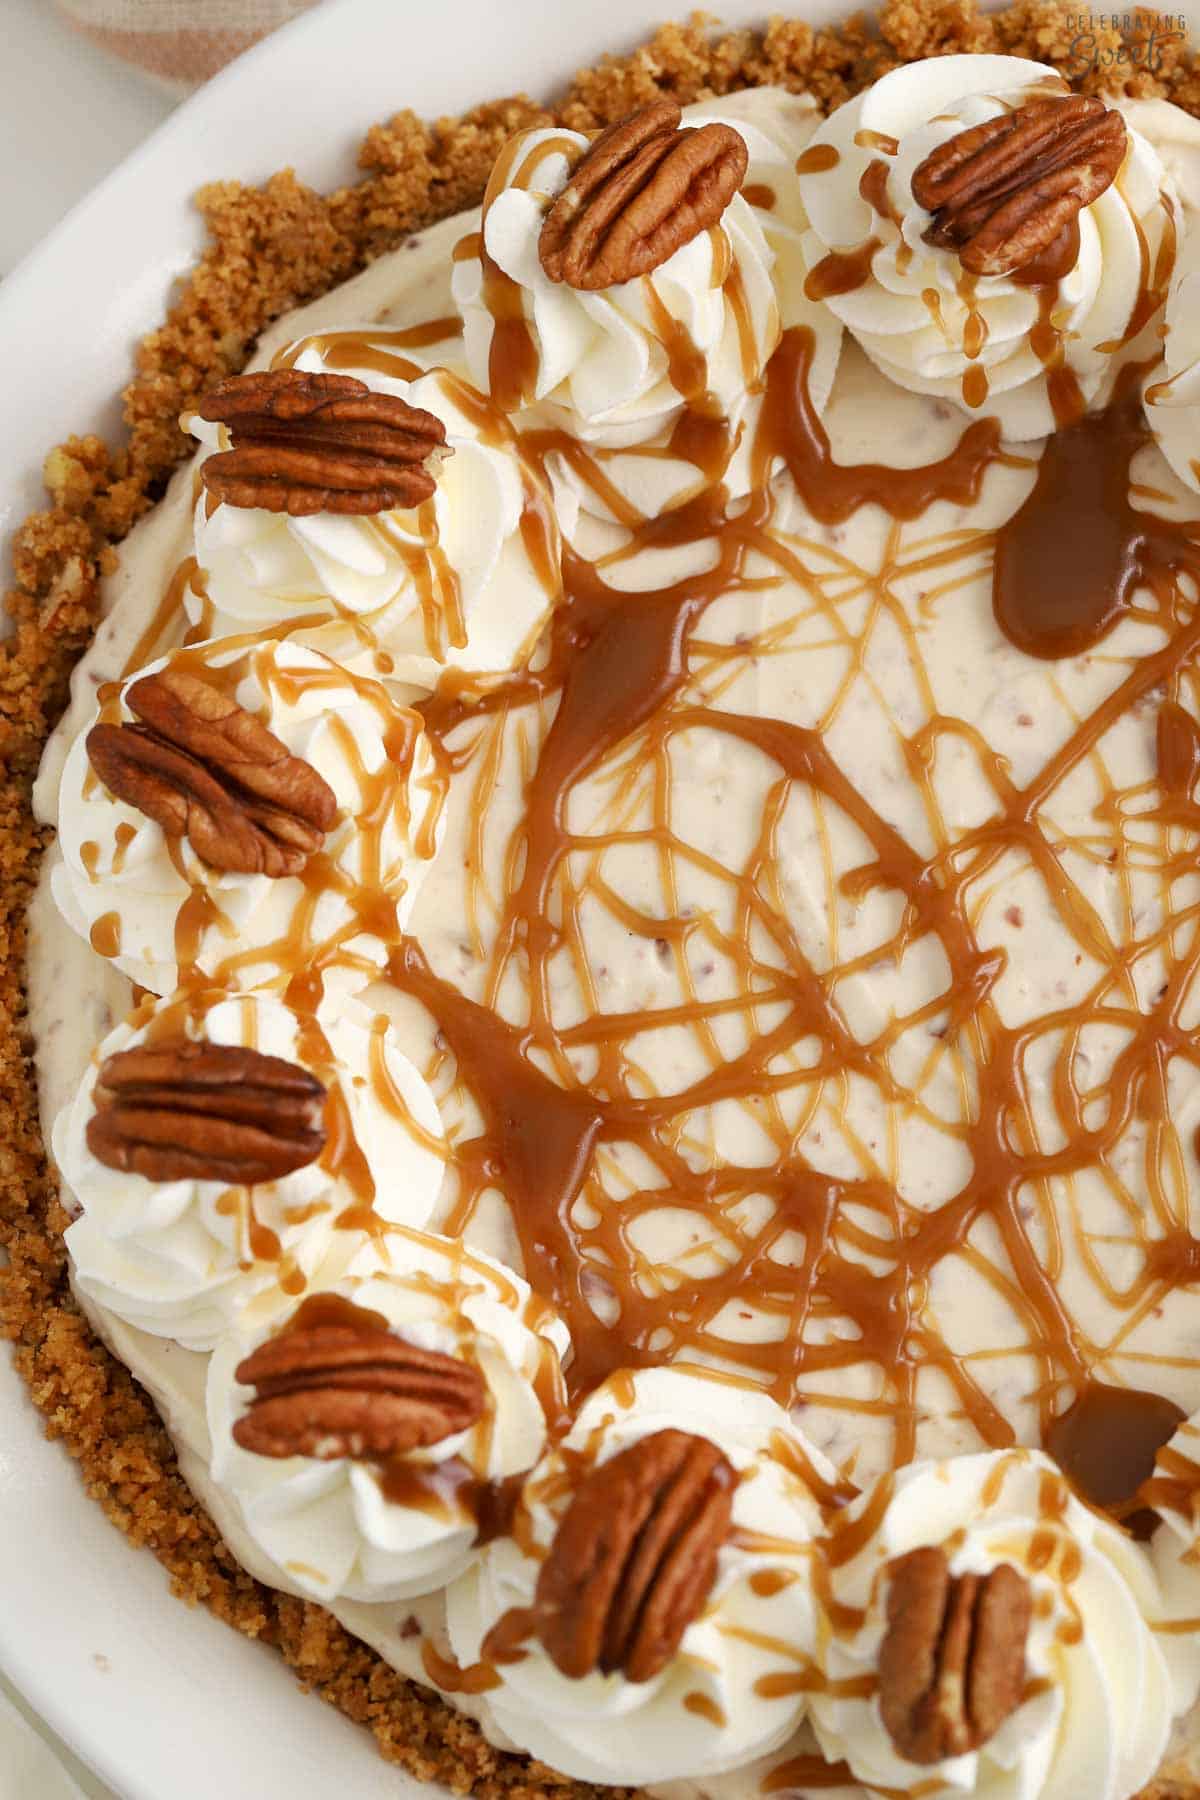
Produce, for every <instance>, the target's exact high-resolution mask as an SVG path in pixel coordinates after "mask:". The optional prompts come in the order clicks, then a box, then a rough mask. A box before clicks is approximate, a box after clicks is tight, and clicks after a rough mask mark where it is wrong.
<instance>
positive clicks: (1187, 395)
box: [1144, 133, 1200, 493]
mask: <svg viewBox="0 0 1200 1800" xmlns="http://www.w3.org/2000/svg"><path fill="white" fill-rule="evenodd" d="M1198 138H1200V133H1198ZM1163 322H1164V325H1165V334H1164V338H1163V359H1162V362H1161V363H1160V364H1159V366H1158V368H1157V369H1155V370H1154V372H1153V374H1152V375H1151V376H1150V379H1149V380H1148V381H1147V383H1146V386H1145V389H1144V398H1145V402H1146V419H1147V422H1148V424H1149V426H1150V429H1151V431H1152V432H1153V433H1154V436H1155V439H1156V441H1157V443H1158V447H1159V449H1160V450H1161V451H1162V453H1163V455H1164V456H1165V457H1166V459H1167V461H1168V462H1169V463H1170V465H1171V467H1172V468H1173V469H1174V471H1175V473H1176V474H1177V475H1178V477H1179V479H1180V481H1182V482H1184V483H1185V484H1186V485H1187V486H1188V487H1190V488H1193V489H1195V491H1196V492H1197V493H1200V213H1195V212H1193V213H1190V214H1189V223H1188V230H1187V233H1186V235H1185V237H1184V240H1183V246H1182V249H1181V251H1180V256H1179V260H1178V262H1177V264H1176V268H1175V279H1174V280H1173V282H1172V284H1171V292H1170V294H1169V295H1168V297H1167V309H1166V313H1165V315H1164V321H1163Z"/></svg>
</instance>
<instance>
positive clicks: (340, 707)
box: [52, 637, 443, 998]
mask: <svg viewBox="0 0 1200 1800" xmlns="http://www.w3.org/2000/svg"><path fill="white" fill-rule="evenodd" d="M163 672H165V673H166V674H167V675H168V676H171V677H173V676H175V675H176V674H179V675H182V676H183V677H184V678H185V680H186V681H199V682H201V683H202V684H203V686H204V687H205V688H206V689H209V690H214V689H215V690H216V691H217V693H218V694H219V695H220V696H221V697H223V700H224V701H225V702H228V703H232V705H233V706H234V707H235V708H241V709H243V710H244V712H246V713H248V714H249V715H251V718H252V720H253V721H257V722H258V724H259V725H260V726H262V727H265V728H266V730H267V731H268V732H269V733H270V734H271V737H272V739H273V740H275V749H274V751H271V752H270V754H272V755H274V754H277V753H278V751H279V748H280V747H282V750H283V751H286V752H287V753H288V754H289V755H290V756H291V757H292V758H294V759H296V761H297V762H299V763H302V764H304V765H306V767H307V770H308V772H309V775H308V776H306V777H305V781H306V785H307V786H309V787H311V786H312V785H313V784H312V782H311V780H310V777H311V776H312V775H314V774H315V776H316V778H317V785H318V789H319V790H323V791H324V798H325V800H326V805H327V810H326V812H325V813H324V814H323V815H322V817H323V822H324V829H323V830H320V831H317V832H316V833H315V834H314V829H313V828H312V827H311V825H310V824H309V823H308V822H307V821H305V820H302V821H300V825H301V826H303V827H304V832H303V834H302V836H303V843H302V847H301V850H299V851H297V849H296V840H297V834H298V830H299V828H298V826H297V821H296V819H294V818H292V817H291V816H290V815H289V814H288V813H287V805H286V801H287V796H286V795H285V796H284V799H283V800H282V801H280V800H279V797H278V795H272V796H269V797H268V804H267V807H266V813H267V815H268V816H267V817H266V832H267V836H268V837H270V838H271V839H272V843H270V844H260V846H259V847H260V848H261V850H262V855H261V856H259V857H258V861H259V863H260V865H261V866H260V867H259V868H258V869H257V870H251V869H247V868H246V867H244V866H243V867H240V868H237V867H235V868H230V867H221V866H215V865H214V862H213V861H212V860H210V859H211V858H212V857H213V856H216V857H217V858H222V857H224V856H225V854H226V851H227V849H228V842H229V835H230V833H229V828H228V823H227V822H228V820H229V819H230V818H231V817H233V814H232V813H231V812H230V810H229V809H230V808H232V809H233V811H234V813H236V818H235V819H234V823H236V824H237V825H238V826H239V827H242V828H247V829H250V830H251V835H253V833H254V832H256V831H257V830H258V825H257V824H255V820H257V819H260V818H261V817H263V815H264V808H263V806H262V805H261V804H260V802H261V801H262V796H261V795H254V794H248V792H247V788H246V781H247V780H248V779H249V778H250V777H249V776H248V774H247V763H246V759H245V757H242V761H241V762H239V760H238V759H239V757H240V756H242V752H241V750H240V749H239V747H238V745H237V744H234V745H233V746H232V748H228V747H223V748H222V749H221V751H220V753H219V756H218V760H217V761H213V760H212V758H211V757H209V756H208V755H207V752H205V753H204V754H202V756H201V759H200V760H201V761H202V762H203V764H204V767H203V769H202V778H203V780H204V781H205V782H209V781H211V780H213V779H215V780H216V782H217V784H218V786H219V788H220V790H221V792H220V793H219V794H218V795H217V802H218V803H219V804H218V805H217V810H216V812H213V811H212V810H211V805H210V800H211V794H212V789H211V788H210V787H207V786H205V787H203V788H202V789H197V788H196V787H195V784H194V782H193V783H192V785H191V786H189V777H188V774H187V769H186V768H185V767H184V765H183V764H182V763H181V762H180V759H179V754H178V753H179V751H180V749H181V746H183V739H182V738H180V737H179V734H178V730H177V729H176V727H175V726H174V725H172V726H170V727H169V728H168V729H169V731H173V732H174V734H175V739H174V741H172V742H169V743H168V744H167V746H166V750H165V752H164V751H163V750H162V748H161V737H160V735H159V734H158V733H157V731H156V732H155V733H154V734H153V735H154V736H155V738H156V743H157V744H158V748H157V749H155V750H154V754H155V757H156V759H157V760H156V767H157V766H158V765H159V764H161V765H162V766H163V767H164V768H165V775H162V776H161V777H160V779H162V780H163V781H165V783H166V786H167V788H168V789H170V790H171V791H172V792H173V793H174V794H175V795H176V796H177V798H176V800H175V805H176V809H177V811H178V812H179V814H180V816H181V817H182V816H183V815H184V814H185V813H186V816H187V826H188V831H187V835H180V836H176V835H171V834H169V833H168V832H167V831H166V830H164V828H163V826H162V824H160V823H158V822H156V819H155V818H153V817H151V816H149V815H148V813H147V812H146V811H145V810H143V809H142V806H141V805H140V804H139V805H135V804H132V803H131V800H130V799H128V798H119V797H118V796H117V794H115V793H114V792H113V791H112V789H111V788H110V787H108V786H106V784H105V782H104V781H103V780H102V779H101V778H100V776H99V774H98V773H97V771H96V768H95V767H94V766H93V761H92V760H91V757H92V755H93V754H94V748H93V750H91V751H90V750H89V739H90V738H91V736H92V732H91V728H90V727H85V729H84V730H82V731H81V732H80V734H79V736H78V738H77V739H76V740H75V742H74V744H73V745H72V747H71V749H70V751H69V753H68V756H67V760H66V765H65V768H64V771H63V778H62V792H61V803H60V810H59V822H58V842H59V848H60V852H61V860H60V861H59V862H58V863H57V864H56V866H55V868H54V871H53V875H52V885H53V893H54V898H55V900H56V902H57V904H58V907H59V909H60V911H61V912H62V914H63V917H64V918H65V919H66V921H67V923H68V924H69V925H71V926H72V927H73V928H74V930H76V931H77V932H78V933H79V934H80V936H81V937H84V938H87V939H90V941H91V944H92V946H93V948H94V949H96V950H98V951H99V952H100V953H101V954H102V955H104V956H106V957H108V958H109V959H110V960H111V961H112V962H113V963H114V964H115V965H116V967H117V968H119V969H120V970H121V971H122V972H123V973H124V974H126V975H128V976H129V977H130V979H131V980H133V981H135V982H137V983H138V984H139V985H140V986H142V987H146V988H150V989H152V990H153V991H154V992H155V993H160V994H167V993H171V992H172V991H173V990H174V989H175V988H176V987H177V986H178V985H179V984H180V982H181V980H183V979H184V978H185V977H188V976H189V975H190V972H191V971H193V970H196V971H199V972H200V973H201V974H203V975H204V976H206V977H208V978H209V979H211V981H212V982H213V983H214V984H215V985H219V986H224V987H238V988H250V987H264V986H278V987H286V986H287V985H288V984H289V983H290V982H292V981H293V980H295V979H296V978H297V977H301V978H302V979H303V980H304V982H305V983H306V985H307V988H308V989H309V991H310V992H312V993H313V994H314V995H316V996H317V997H318V998H319V997H320V996H321V994H322V993H324V994H327V995H329V996H331V997H332V996H334V995H337V996H341V995H344V994H346V993H348V992H353V991H355V990H357V989H361V988H362V987H363V986H365V985H366V983H367V982H369V981H370V980H371V979H373V977H374V976H375V975H376V974H377V972H378V970H379V969H380V967H381V966H382V965H383V962H384V961H385V958H386V954H387V950H388V947H389V945H390V944H391V943H392V942H394V941H395V939H396V937H397V936H398V935H399V933H400V932H401V931H402V929H403V927H404V924H405V921H406V920H407V918H408V916H409V914H410V913H411V911H412V908H413V905H414V903H415V901H416V897H417V894H418V891H419V889H420V886H421V883H422V881H423V880H424V879H425V876H426V874H427V873H428V871H429V869H430V867H431V865H432V862H433V858H434V855H435V852H436V849H437V844H438V837H439V831H440V828H441V823H442V817H441V814H442V797H443V783H442V780H441V777H440V776H439V774H438V772H437V769H436V767H435V764H434V760H433V755H432V752H431V750H430V747H429V743H428V740H427V738H426V736H425V733H424V730H423V729H422V725H421V720H420V718H419V716H418V715H417V714H416V713H415V712H412V711H410V710H408V709H407V708H404V707H399V706H396V705H395V704H394V703H393V702H392V700H391V699H390V698H389V696H388V694H387V693H386V691H385V690H384V688H383V687H382V686H381V684H380V683H379V682H377V681H370V680H367V679H366V678H364V677H362V676H356V675H353V674H351V673H350V672H349V671H348V670H346V669H344V668H341V667H340V666H339V665H337V664H336V663H334V662H331V661H330V660H329V658H328V657H326V656H323V655H322V654H321V653H320V652H319V651H317V650H313V649H308V648H306V647H304V646H302V645H300V644H295V643H290V642H287V641H279V642H274V641H266V642H259V641H257V640H254V639H249V638H245V637H242V638H233V639H224V640H221V641H219V642H216V643H211V644H206V645H203V646H201V647H199V648H197V649H191V650H179V651H174V652H172V653H171V655H169V656H167V657H165V658H163V659H162V660H161V661H160V662H157V663H154V664H152V665H151V667H150V668H149V669H147V670H143V671H141V672H140V674H139V675H138V676H134V677H131V678H130V679H129V680H128V681H126V682H125V683H124V684H123V685H122V686H121V687H120V688H117V687H115V686H114V687H113V688H112V689H111V690H108V691H102V696H101V701H100V705H99V708H98V712H97V715H96V721H94V723H95V722H99V723H102V724H103V725H105V726H106V727H107V728H108V730H109V731H110V732H111V731H112V730H113V729H114V728H116V729H120V730H122V731H124V732H130V733H131V743H132V753H133V754H134V755H135V756H136V757H138V758H140V757H142V756H143V755H144V754H145V747H144V746H145V739H144V731H143V728H142V727H140V726H138V720H137V717H136V716H135V713H134V711H133V709H132V708H131V706H130V704H129V695H130V690H131V689H132V688H134V686H135V684H136V683H138V682H142V681H145V680H146V678H147V677H153V676H157V675H159V674H161V673H163ZM135 698H136V696H135ZM167 699H168V704H169V705H173V704H174V703H173V701H172V700H171V698H170V696H168V697H167ZM242 723H244V722H242V721H238V724H239V725H240V724H242ZM131 728H135V729H132V730H131ZM223 729H224V730H225V733H226V736H228V729H229V722H228V721H226V722H225V726H224V727H223ZM125 741H126V740H125V739H124V738H122V739H120V740H119V743H118V753H119V755H120V756H121V757H122V758H124V760H126V761H128V760H129V753H126V752H125V751H123V750H120V748H119V746H120V744H123V743H124V742H125ZM111 742H112V739H111V738H110V739H109V743H110V744H111ZM183 748H184V754H185V755H186V754H187V752H186V746H183ZM181 770H182V773H181ZM293 772H294V770H293ZM152 773H153V772H152ZM138 779H139V777H138V775H137V774H136V773H135V776H134V781H135V782H136V781H137V780H138ZM143 779H144V777H143ZM127 792H128V793H129V794H131V795H132V794H134V793H135V792H137V793H139V794H140V793H141V789H140V788H136V789H135V788H134V787H132V786H129V787H127ZM206 795H207V796H209V799H208V800H206V798H205V796H206ZM197 806H199V807H200V809H201V812H202V813H203V817H201V818H200V819H199V821H198V820H197V814H196V811H195V810H194V809H195V808H196V807H197ZM272 809H273V810H272ZM281 817H282V822H280V821H281ZM247 821H249V826H248V825H247ZM200 825H205V826H206V827H207V831H208V835H207V837H203V838H202V839H201V841H202V842H203V843H204V844H205V846H206V853H205V854H201V853H200V851H198V850H197V848H196V843H195V840H196V837H197V832H198V829H199V826H200ZM280 832H282V833H283V834H284V835H283V838H282V839H281V838H280V836H279V834H280ZM256 841H257V840H256ZM303 844H307V845H309V846H311V848H310V850H309V852H308V853H307V854H305V853H304V850H303ZM252 849H253V846H252ZM271 857H273V858H274V861H273V862H270V861H269V858H271ZM241 860H242V861H243V863H244V862H245V861H250V860H253V857H248V858H244V859H241ZM267 866H270V867H272V868H273V869H274V870H278V869H279V868H280V867H281V866H282V867H290V868H294V870H295V872H294V873H278V872H272V873H268V872H266V868H267Z"/></svg>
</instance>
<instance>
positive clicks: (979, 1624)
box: [879, 1548, 1032, 1763]
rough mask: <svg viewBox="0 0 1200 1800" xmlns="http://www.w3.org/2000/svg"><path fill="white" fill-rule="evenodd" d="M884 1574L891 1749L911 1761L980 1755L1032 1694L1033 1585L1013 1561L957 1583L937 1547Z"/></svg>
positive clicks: (882, 1688) (884, 1680)
mask: <svg viewBox="0 0 1200 1800" xmlns="http://www.w3.org/2000/svg"><path fill="white" fill-rule="evenodd" d="M887 1573H888V1577H889V1587H888V1596H887V1618H888V1628H887V1635H886V1636H885V1638H884V1640H883V1646H882V1649H881V1650H880V1653H879V1700H880V1708H881V1711H882V1714H883V1722H884V1724H885V1726H886V1727H887V1730H888V1733H889V1735H890V1737H891V1739H892V1742H893V1743H894V1744H895V1746H896V1748H897V1750H898V1751H899V1752H900V1755H901V1756H903V1757H905V1758H906V1759H907V1760H908V1761H909V1762H913V1763H934V1762H941V1761H942V1760H943V1758H945V1757H948V1756H962V1755H964V1754H965V1752H966V1751H968V1750H977V1749H978V1748H979V1746H980V1745H981V1744H985V1743H987V1741H988V1739H989V1738H990V1737H992V1736H993V1735H994V1734H995V1733H996V1732H997V1731H998V1730H999V1729H1000V1726H1001V1725H1003V1723H1004V1721H1005V1719H1007V1718H1008V1717H1009V1715H1010V1714H1011V1713H1014V1712H1015V1711H1016V1709H1017V1707H1018V1706H1019V1705H1020V1704H1021V1697H1022V1695H1023V1693H1024V1691H1025V1640H1026V1638H1027V1636H1028V1633H1029V1620H1030V1616H1031V1613H1032V1597H1031V1595H1030V1589H1029V1583H1028V1581H1027V1580H1026V1579H1025V1577H1024V1576H1023V1575H1021V1574H1019V1573H1018V1571H1017V1570H1016V1569H1014V1568H1012V1567H1011V1565H1010V1564H1008V1563H1001V1564H1000V1565H999V1567H998V1568H995V1569H993V1570H992V1571H991V1572H990V1574H988V1575H958V1576H952V1575H951V1574H950V1563H949V1559H948V1558H947V1556H946V1553H945V1551H944V1550H941V1549H936V1548H930V1549H926V1550H913V1551H910V1552H909V1554H908V1555H907V1556H900V1557H897V1558H896V1560H895V1561H894V1562H892V1563H891V1564H889V1566H888V1571H887Z"/></svg>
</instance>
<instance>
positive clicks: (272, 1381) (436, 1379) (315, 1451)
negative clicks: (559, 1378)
mask: <svg viewBox="0 0 1200 1800" xmlns="http://www.w3.org/2000/svg"><path fill="white" fill-rule="evenodd" d="M236 1377H237V1380H238V1381H240V1382H242V1383H243V1384H244V1385H245V1386H246V1387H253V1388H255V1389H256V1390H257V1392H256V1394H255V1397H254V1399H253V1400H252V1401H251V1403H250V1406H249V1409H248V1411H246V1412H245V1413H244V1414H243V1415H242V1417H241V1418H240V1419H239V1420H238V1421H237V1423H236V1424H235V1425H234V1427H233V1435H234V1439H235V1441H236V1442H237V1443H238V1444H240V1445H241V1447H242V1449H243V1450H250V1451H253V1452H254V1453H255V1455H257V1456H313V1457H316V1458H318V1459H319V1460H320V1461H323V1462H329V1461H332V1460H333V1459H334V1458H335V1457H341V1456H346V1457H351V1458H353V1459H356V1460H360V1461H361V1460H366V1459H370V1458H375V1457H388V1456H400V1455H403V1454H404V1453H405V1452H406V1451H408V1450H420V1449H425V1448H426V1447H427V1446H428V1445H430V1444H440V1443H441V1441H442V1440H443V1438H448V1437H452V1436H454V1434H455V1433H456V1432H459V1431H466V1430H467V1429H468V1427H470V1426H471V1425H474V1424H475V1422H476V1421H477V1420H478V1419H480V1418H481V1417H482V1416H483V1411H484V1407H485V1404H486V1399H487V1394H486V1389H485V1387H484V1383H483V1377H482V1375H481V1374H480V1373H479V1370H478V1369H476V1368H473V1367H472V1366H471V1364H470V1363H465V1362H460V1361H459V1360H458V1359H457V1358H456V1357H453V1356H445V1355H443V1354H442V1353H441V1351H438V1350H422V1349H421V1348H419V1346H418V1345H416V1344H409V1343H406V1342H405V1340H404V1339H403V1338H399V1337H396V1336H395V1335H394V1334H393V1333H391V1332H388V1331H378V1330H359V1329H358V1328H357V1327H356V1326H354V1325H312V1326H300V1327H297V1328H295V1329H293V1330H291V1331H285V1332H283V1333H282V1334H281V1335H280V1336H279V1337H273V1338H269V1339H268V1340H267V1342H266V1343H265V1344H262V1345H260V1347H259V1348H258V1349H257V1350H255V1351H254V1352H253V1354H252V1355H250V1356H248V1357H246V1359H245V1361H244V1362H242V1363H239V1365H238V1367H237V1370H236Z"/></svg>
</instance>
